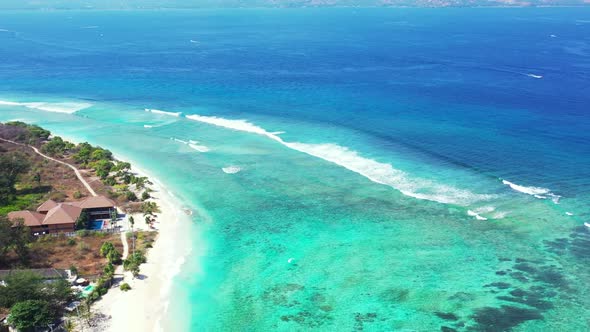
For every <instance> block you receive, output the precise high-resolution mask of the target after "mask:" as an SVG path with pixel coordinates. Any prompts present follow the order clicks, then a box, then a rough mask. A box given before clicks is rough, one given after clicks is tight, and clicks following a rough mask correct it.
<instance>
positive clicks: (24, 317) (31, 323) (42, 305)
mask: <svg viewBox="0 0 590 332" xmlns="http://www.w3.org/2000/svg"><path fill="white" fill-rule="evenodd" d="M56 318H57V315H56V313H55V312H54V311H53V310H51V307H50V305H49V303H47V301H43V300H26V301H22V302H18V303H16V304H15V305H14V306H12V308H11V309H10V316H9V318H8V322H9V323H10V324H11V325H13V326H14V327H16V328H17V329H18V330H19V331H27V330H32V329H34V328H35V327H46V326H47V325H49V324H51V323H53V321H55V319H56Z"/></svg>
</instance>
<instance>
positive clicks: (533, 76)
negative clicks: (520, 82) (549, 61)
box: [526, 73, 543, 79]
mask: <svg viewBox="0 0 590 332" xmlns="http://www.w3.org/2000/svg"><path fill="white" fill-rule="evenodd" d="M526 76H528V77H532V78H536V79H541V78H543V75H535V74H530V73H529V74H526Z"/></svg>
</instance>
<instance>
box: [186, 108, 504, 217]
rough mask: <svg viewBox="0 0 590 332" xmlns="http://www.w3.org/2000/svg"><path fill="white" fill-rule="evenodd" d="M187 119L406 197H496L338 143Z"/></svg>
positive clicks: (242, 123)
mask: <svg viewBox="0 0 590 332" xmlns="http://www.w3.org/2000/svg"><path fill="white" fill-rule="evenodd" d="M186 118H188V119H191V120H195V121H199V122H203V123H208V124H211V125H215V126H219V127H224V128H228V129H233V130H238V131H243V132H248V133H252V134H257V135H262V136H266V137H268V138H270V139H272V140H274V141H276V142H279V143H280V144H282V145H284V146H286V147H288V148H290V149H293V150H296V151H299V152H303V153H306V154H308V155H311V156H314V157H317V158H320V159H323V160H326V161H328V162H331V163H334V164H337V165H339V166H342V167H344V168H346V169H348V170H350V171H353V172H355V173H358V174H360V175H362V176H364V177H366V178H368V179H369V180H371V181H373V182H376V183H379V184H383V185H387V186H390V187H392V188H394V189H397V190H399V191H400V192H401V193H403V194H404V195H406V196H410V197H414V198H417V199H424V200H430V201H435V202H439V203H445V204H455V205H461V206H466V205H469V204H472V203H474V202H477V201H481V200H488V199H491V198H494V197H495V196H494V195H482V194H474V193H472V192H470V191H468V190H462V189H458V188H455V187H452V186H448V185H444V184H439V183H436V182H434V181H431V180H428V179H420V178H412V177H410V176H409V175H408V174H407V173H405V172H403V171H401V170H398V169H395V168H393V167H392V166H391V165H390V164H386V163H380V162H378V161H375V160H372V159H369V158H365V157H362V156H360V155H359V154H358V153H357V152H356V151H352V150H350V149H348V148H346V147H342V146H339V145H336V144H330V143H327V144H308V143H298V142H286V141H283V139H281V138H280V137H279V136H277V135H276V134H274V133H272V132H268V131H266V130H264V129H263V128H261V127H258V126H256V125H254V124H252V123H250V122H248V121H246V120H230V119H224V118H219V117H215V116H202V115H187V116H186Z"/></svg>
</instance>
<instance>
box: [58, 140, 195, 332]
mask: <svg viewBox="0 0 590 332" xmlns="http://www.w3.org/2000/svg"><path fill="white" fill-rule="evenodd" d="M62 138H63V139H65V140H68V141H70V142H74V143H76V144H77V143H79V142H78V141H79V140H76V139H74V138H72V137H67V136H62ZM91 144H92V143H91ZM114 155H115V158H116V159H117V160H121V161H127V162H130V163H131V164H132V169H131V171H132V172H133V173H136V174H138V175H140V176H147V177H148V178H149V179H150V181H152V182H153V185H151V188H152V189H153V190H154V191H153V193H152V194H151V195H152V197H153V200H154V201H156V202H157V204H158V206H159V207H160V211H161V212H160V213H158V214H157V218H156V222H155V223H154V227H155V228H156V229H157V230H158V236H157V238H156V241H155V243H154V246H153V248H151V249H149V250H148V252H147V255H146V257H147V262H146V263H145V264H142V265H141V267H140V277H138V278H136V279H133V276H132V275H131V273H129V272H125V273H124V280H123V281H121V282H120V283H119V284H121V283H124V282H126V283H128V284H129V285H130V286H131V290H129V291H127V292H123V291H121V290H120V289H119V287H118V286H113V287H111V288H110V289H109V291H108V293H107V294H106V295H104V296H103V297H101V299H100V300H98V301H96V302H95V303H93V304H92V306H91V310H92V312H93V313H94V314H99V315H103V316H105V317H109V319H108V320H106V321H104V322H101V324H100V326H94V327H88V326H87V325H86V324H84V323H82V322H79V323H78V326H77V328H78V329H79V330H82V331H97V332H98V331H101V332H102V331H113V332H115V331H116V332H120V331H138V332H140V331H141V332H148V331H163V330H164V329H163V327H162V325H161V321H162V317H163V316H164V315H166V313H167V309H168V304H169V301H170V299H169V298H168V296H169V291H170V287H171V286H172V281H173V278H174V276H175V275H176V274H178V273H179V271H180V268H181V266H182V264H183V263H184V261H185V258H186V257H187V256H188V255H189V254H191V251H192V250H193V248H192V247H193V244H192V238H191V217H190V216H188V215H187V214H186V212H185V211H183V206H182V205H181V203H179V202H178V199H176V198H175V197H174V195H173V194H172V193H171V192H170V191H168V190H167V189H166V188H165V186H164V185H163V184H162V182H160V181H159V179H157V178H156V177H154V176H152V175H151V174H149V172H147V171H145V170H143V169H141V168H139V167H137V163H136V162H135V161H133V160H132V159H130V158H127V157H126V156H124V155H121V154H117V153H114ZM134 218H135V224H134V229H135V230H148V226H147V225H146V224H145V223H144V222H143V216H142V215H141V214H137V215H135V216H134ZM126 220H127V219H126ZM126 220H125V221H126ZM124 227H126V228H128V225H125V226H124ZM193 235H194V234H193ZM129 250H130V251H131V246H130V248H129ZM200 250H202V249H199V251H200ZM201 254H202V253H196V254H195V255H192V256H194V257H199V256H200V255H201ZM117 271H123V268H122V266H118V267H117ZM116 277H119V276H116Z"/></svg>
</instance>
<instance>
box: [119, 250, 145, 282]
mask: <svg viewBox="0 0 590 332" xmlns="http://www.w3.org/2000/svg"><path fill="white" fill-rule="evenodd" d="M145 262H146V258H145V256H144V255H143V253H142V252H141V251H137V252H134V253H133V254H131V255H129V257H128V258H127V259H126V260H124V261H123V268H124V269H125V271H130V272H131V274H133V276H134V277H137V276H138V275H139V271H140V270H139V266H140V265H141V264H143V263H145Z"/></svg>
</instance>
